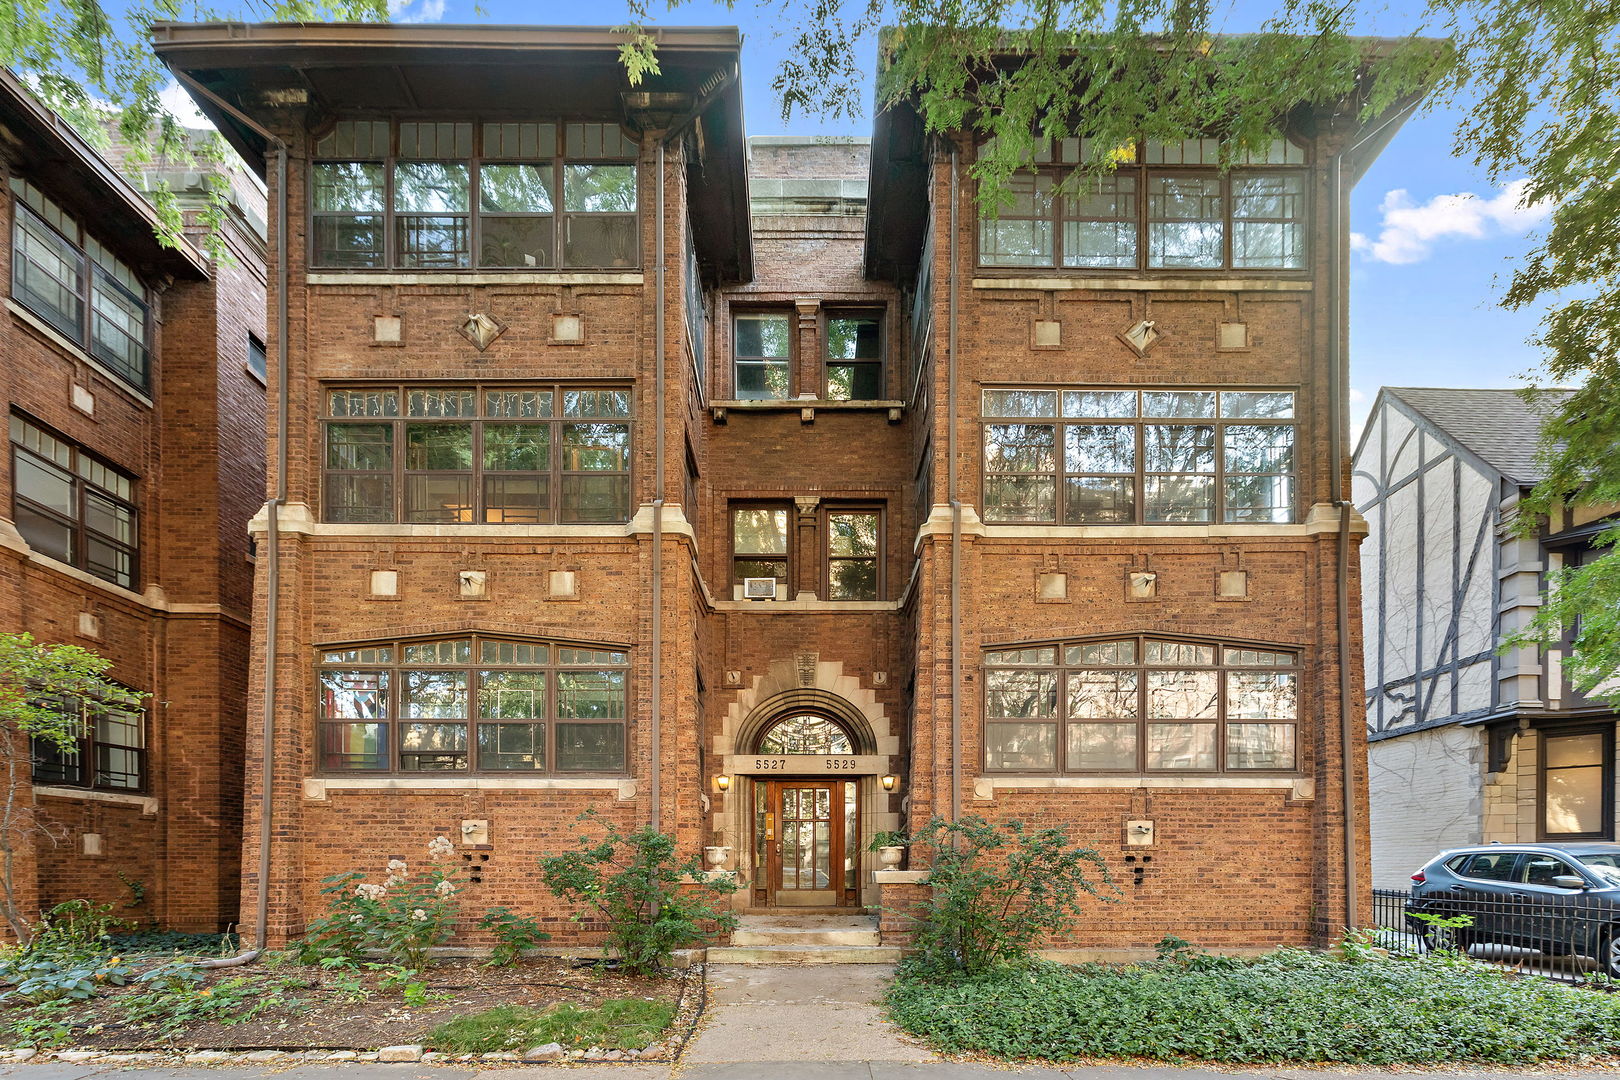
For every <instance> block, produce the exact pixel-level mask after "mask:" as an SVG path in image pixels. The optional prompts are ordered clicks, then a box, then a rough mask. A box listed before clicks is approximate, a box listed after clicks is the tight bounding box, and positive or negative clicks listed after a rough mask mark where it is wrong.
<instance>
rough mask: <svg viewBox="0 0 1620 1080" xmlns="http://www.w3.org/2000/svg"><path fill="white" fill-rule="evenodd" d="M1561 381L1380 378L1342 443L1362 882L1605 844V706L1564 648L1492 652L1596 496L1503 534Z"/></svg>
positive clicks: (1608, 737)
mask: <svg viewBox="0 0 1620 1080" xmlns="http://www.w3.org/2000/svg"><path fill="white" fill-rule="evenodd" d="M1564 396H1565V394H1564V392H1559V391H1554V392H1550V393H1549V394H1548V395H1547V396H1545V397H1544V398H1541V399H1539V400H1537V401H1535V402H1533V403H1532V402H1528V401H1526V400H1525V399H1524V398H1523V397H1522V396H1521V395H1520V393H1519V391H1517V390H1473V389H1438V388H1414V387H1400V386H1386V387H1384V388H1383V389H1381V390H1380V391H1379V393H1378V399H1377V400H1376V401H1375V402H1373V407H1372V411H1371V412H1370V413H1369V415H1368V418H1367V426H1366V429H1365V430H1364V431H1363V432H1362V436H1361V444H1360V446H1359V447H1358V449H1357V451H1356V473H1355V482H1356V504H1357V505H1358V506H1361V507H1363V508H1364V509H1365V511H1366V514H1367V520H1368V522H1369V523H1370V526H1371V533H1370V535H1369V536H1368V539H1367V543H1366V546H1365V548H1364V550H1363V554H1362V557H1363V559H1364V560H1365V563H1366V573H1365V575H1364V578H1363V582H1364V583H1363V586H1362V592H1363V603H1364V604H1365V606H1366V610H1367V615H1368V618H1369V620H1370V626H1371V627H1372V629H1371V630H1369V632H1368V634H1367V663H1366V671H1367V674H1366V689H1367V729H1368V738H1369V740H1370V741H1371V746H1370V748H1369V752H1368V758H1369V762H1368V767H1369V770H1370V773H1371V795H1370V803H1371V808H1372V860H1373V863H1372V868H1373V883H1374V884H1375V885H1377V886H1379V887H1381V888H1396V889H1399V888H1409V887H1410V886H1411V882H1410V880H1409V878H1410V875H1411V874H1412V872H1413V871H1414V870H1417V869H1418V868H1420V867H1421V866H1423V865H1424V864H1425V863H1427V862H1428V861H1429V860H1430V859H1432V858H1434V857H1435V856H1436V855H1438V854H1440V852H1442V851H1444V850H1445V849H1446V848H1451V847H1460V846H1462V845H1464V844H1480V843H1489V842H1492V841H1502V842H1505V843H1514V842H1518V843H1532V842H1536V841H1552V842H1565V841H1582V840H1613V839H1615V826H1616V809H1615V778H1616V776H1617V775H1620V759H1617V758H1616V756H1615V754H1616V750H1615V725H1616V716H1615V710H1614V709H1613V708H1611V707H1609V706H1608V705H1607V704H1605V702H1604V701H1603V699H1602V697H1601V696H1600V695H1598V694H1596V693H1593V694H1582V693H1581V692H1580V691H1579V690H1577V689H1576V688H1575V687H1574V686H1573V685H1572V684H1571V683H1570V680H1569V678H1568V676H1567V674H1566V673H1565V671H1564V668H1563V660H1564V658H1565V656H1566V654H1567V645H1566V646H1565V647H1563V648H1556V649H1550V650H1547V651H1546V652H1545V653H1542V652H1540V651H1538V650H1536V649H1533V648H1521V649H1514V650H1512V651H1510V652H1506V653H1499V652H1498V651H1497V649H1498V646H1500V644H1501V642H1502V639H1503V638H1504V637H1505V636H1506V635H1508V634H1510V633H1512V632H1514V631H1516V630H1521V629H1524V628H1525V627H1527V626H1528V625H1529V623H1530V620H1531V619H1532V618H1533V617H1534V616H1535V613H1536V609H1537V608H1538V607H1540V605H1541V597H1542V593H1543V592H1544V591H1545V589H1546V585H1547V577H1546V573H1547V571H1548V570H1556V569H1559V568H1561V567H1572V566H1579V565H1581V564H1582V562H1584V561H1586V560H1589V559H1591V558H1593V557H1594V556H1595V555H1596V554H1597V551H1598V549H1596V548H1594V547H1593V544H1592V539H1593V537H1594V536H1596V535H1597V534H1598V533H1599V532H1601V531H1602V530H1603V529H1605V528H1607V527H1608V526H1610V525H1612V524H1613V520H1614V515H1615V513H1616V508H1615V507H1613V506H1593V505H1578V506H1572V507H1565V508H1563V509H1561V510H1560V511H1559V512H1558V514H1557V515H1555V517H1554V520H1551V521H1541V522H1538V523H1537V528H1536V529H1535V530H1533V531H1532V532H1530V533H1527V534H1524V535H1520V534H1519V532H1518V531H1517V528H1516V526H1517V524H1518V522H1519V518H1520V508H1519V502H1520V500H1521V499H1522V498H1523V497H1524V496H1525V495H1526V494H1527V493H1528V492H1529V490H1530V489H1531V488H1532V487H1533V486H1534V485H1535V484H1536V482H1537V481H1539V480H1540V479H1541V478H1542V475H1543V472H1542V465H1541V462H1540V460H1539V459H1538V453H1537V452H1538V449H1539V447H1540V439H1541V427H1542V424H1543V422H1544V418H1545V416H1546V415H1547V413H1548V411H1549V410H1550V409H1552V408H1553V406H1555V405H1556V404H1558V403H1559V402H1560V401H1561V400H1563V398H1564Z"/></svg>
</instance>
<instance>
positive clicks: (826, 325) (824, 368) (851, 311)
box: [820, 305, 889, 401]
mask: <svg viewBox="0 0 1620 1080" xmlns="http://www.w3.org/2000/svg"><path fill="white" fill-rule="evenodd" d="M885 316H886V312H885V311H884V309H882V308H875V307H860V306H858V305H857V306H851V307H839V306H833V307H829V308H826V309H824V310H823V311H822V316H821V373H820V374H821V384H820V391H821V396H822V398H823V399H825V400H828V401H843V400H847V401H884V400H886V398H885V397H884V395H885V394H886V393H887V390H888V376H889V364H888V359H889V327H888V319H887V318H886V317H885ZM849 319H870V320H871V321H872V322H875V323H876V324H877V328H878V354H877V358H876V359H869V360H862V359H846V358H844V357H834V356H831V355H829V347H830V346H831V344H832V337H831V335H830V333H829V330H830V328H831V326H832V324H833V323H834V322H835V321H838V320H849ZM861 365H869V366H872V367H875V368H877V373H878V374H877V396H876V397H870V398H858V397H850V398H834V397H833V396H832V381H831V379H830V378H829V377H828V369H829V368H832V367H837V366H852V367H859V366H861Z"/></svg>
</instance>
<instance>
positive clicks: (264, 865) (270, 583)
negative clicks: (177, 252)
mask: <svg viewBox="0 0 1620 1080" xmlns="http://www.w3.org/2000/svg"><path fill="white" fill-rule="evenodd" d="M174 74H175V77H176V78H178V79H179V80H180V81H181V82H182V83H184V84H185V86H186V89H188V90H189V91H191V92H192V93H193V94H197V95H200V96H202V97H205V98H207V99H208V100H209V101H211V102H213V103H214V104H215V105H217V106H218V107H219V108H221V109H223V110H224V111H225V112H227V113H229V114H230V115H231V116H232V117H234V118H235V119H236V120H238V121H240V122H241V123H242V124H244V125H246V126H247V127H248V128H249V129H251V130H252V131H253V132H254V133H255V134H257V135H259V136H260V137H261V138H262V139H264V140H265V142H266V143H268V144H269V145H270V146H272V147H274V148H275V152H276V247H275V259H276V486H275V492H274V494H273V495H272V496H271V497H270V499H269V501H267V502H266V503H265V504H264V508H265V520H266V529H265V551H264V556H265V609H264V725H263V726H264V740H263V744H262V747H261V750H260V753H261V755H262V757H261V760H260V769H259V771H260V792H259V867H258V874H259V896H258V903H257V905H256V907H255V910H254V918H253V944H254V948H253V949H251V950H249V951H247V952H244V953H242V954H240V955H238V956H233V957H229V958H227V959H224V960H210V961H204V962H203V963H202V964H200V965H198V966H200V967H235V966H237V965H239V964H247V963H251V962H253V961H254V960H256V959H258V957H259V954H260V953H262V952H263V951H264V949H265V941H266V939H267V938H268V937H269V934H270V843H271V839H272V837H273V836H274V829H273V822H274V812H275V750H276V719H275V718H276V639H277V636H278V634H277V631H278V630H279V628H280V614H281V589H280V585H281V544H280V540H281V530H280V518H279V513H278V512H279V511H280V509H281V507H283V506H285V505H287V430H288V423H287V408H288V400H289V394H288V389H287V325H288V318H287V286H288V281H289V273H288V269H287V250H288V244H287V229H288V213H287V144H286V143H285V142H283V141H282V140H281V139H280V138H279V137H278V136H276V135H275V134H274V133H272V132H271V131H269V130H268V129H267V128H265V127H264V126H263V125H261V124H259V123H258V122H257V121H255V120H253V119H252V118H251V117H249V116H248V115H247V114H245V113H243V112H242V110H240V109H238V108H237V107H236V106H234V105H232V104H231V103H230V102H228V101H226V100H224V99H223V98H221V97H220V96H219V95H218V94H215V93H214V92H213V91H211V90H209V89H208V88H207V87H205V86H203V85H202V84H201V83H199V82H197V80H195V79H193V78H192V77H191V76H189V75H187V74H185V73H184V72H181V71H176V72H175V73H174Z"/></svg>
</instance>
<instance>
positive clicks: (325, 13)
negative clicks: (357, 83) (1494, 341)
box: [0, 0, 390, 255]
mask: <svg viewBox="0 0 1620 1080" xmlns="http://www.w3.org/2000/svg"><path fill="white" fill-rule="evenodd" d="M389 10H390V3H389V0H323V2H314V0H288V2H282V0H274V2H263V0H248V2H246V3H241V4H235V5H232V6H230V7H216V6H214V5H211V4H206V3H181V2H179V0H156V2H150V0H137V2H136V3H133V4H130V5H128V6H127V7H122V6H120V7H109V6H107V5H104V4H102V3H100V0H11V2H10V3H0V64H4V65H5V66H6V67H8V68H10V69H11V70H13V71H15V72H17V73H18V74H19V75H20V76H21V77H22V78H23V79H24V80H25V81H26V82H27V83H28V84H29V85H30V86H31V87H32V88H33V91H34V93H35V94H37V95H38V96H39V97H40V99H41V100H43V101H44V102H45V104H47V105H49V106H50V107H51V108H53V109H55V110H56V111H57V112H58V113H60V114H61V115H62V116H63V117H64V118H66V119H67V120H68V121H69V122H70V123H71V124H73V126H74V127H75V128H76V129H77V130H78V131H79V132H80V133H81V134H82V135H83V136H84V137H85V138H86V139H87V140H88V141H89V142H91V143H92V144H93V145H96V146H105V145H106V143H107V142H108V140H109V138H110V137H112V136H114V135H116V137H117V138H118V140H119V141H120V142H121V143H122V144H123V145H124V146H125V147H126V148H127V159H126V162H125V167H126V169H128V170H131V171H135V170H138V169H140V168H141V167H142V166H144V165H147V164H151V163H154V162H161V163H167V164H172V165H179V166H183V167H187V168H195V169H196V170H198V171H199V172H200V173H201V174H202V176H203V178H204V183H205V185H206V194H207V197H206V199H205V201H204V205H203V207H202V209H201V210H200V212H199V224H200V225H201V226H202V228H203V232H204V235H205V236H206V238H207V245H208V247H209V250H210V252H211V253H212V254H216V255H217V254H218V253H219V252H221V251H222V250H223V248H222V246H221V245H220V244H219V242H218V233H217V230H218V228H219V226H220V224H221V223H222V222H223V221H224V215H225V207H226V199H227V195H228V192H229V189H230V182H229V177H228V173H227V171H226V169H225V165H226V163H227V162H228V161H229V160H230V151H229V150H228V149H227V148H226V146H225V144H224V141H223V140H221V139H220V138H219V137H218V136H216V135H209V136H206V137H204V136H202V135H200V134H199V133H197V132H195V131H188V130H187V129H186V127H185V125H184V124H182V123H181V122H180V121H179V120H178V119H177V118H176V117H175V115H174V113H173V111H172V110H170V109H169V108H167V107H166V106H165V105H164V103H163V100H162V94H163V91H164V89H165V88H166V87H168V85H169V84H170V83H171V82H173V76H172V75H171V74H170V73H169V71H168V69H167V68H166V67H164V66H163V64H162V63H161V62H160V61H159V60H158V58H157V57H156V56H155V55H154V54H153V52H152V50H151V48H150V45H149V42H150V40H151V27H152V25H153V24H154V23H158V22H214V21H222V20H240V21H248V22H259V21H264V22H283V21H284V22H312V21H321V20H335V21H340V22H343V21H386V20H387V18H388V16H389ZM147 196H148V198H149V199H150V200H151V201H152V203H153V205H154V206H155V207H156V208H157V211H158V221H159V225H158V229H159V235H160V238H161V239H162V240H163V242H164V243H166V244H170V245H176V244H178V243H179V242H180V236H181V230H182V226H183V221H182V218H181V212H180V207H179V204H178V202H177V200H176V199H175V197H174V193H173V192H172V191H170V190H169V189H168V188H167V187H166V186H164V185H162V184H161V183H160V184H159V185H157V187H156V188H155V189H153V190H149V191H148V192H147Z"/></svg>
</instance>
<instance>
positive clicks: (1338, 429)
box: [1328, 99, 1421, 929]
mask: <svg viewBox="0 0 1620 1080" xmlns="http://www.w3.org/2000/svg"><path fill="white" fill-rule="evenodd" d="M1420 100H1421V99H1414V100H1412V101H1411V102H1409V103H1408V104H1407V105H1406V106H1404V107H1403V108H1401V109H1399V110H1397V111H1396V112H1395V113H1394V115H1392V116H1390V117H1388V118H1387V119H1386V120H1384V122H1383V123H1381V124H1379V125H1378V126H1377V127H1376V128H1374V129H1373V130H1371V131H1369V132H1367V133H1366V134H1364V135H1362V136H1361V137H1360V138H1359V139H1357V140H1356V141H1355V142H1353V143H1351V144H1350V145H1349V146H1347V147H1345V148H1344V149H1342V150H1340V151H1339V152H1338V153H1336V154H1334V155H1333V161H1332V165H1331V174H1330V182H1331V183H1332V185H1333V198H1332V200H1331V206H1332V208H1333V209H1332V218H1333V220H1332V235H1333V261H1332V263H1331V264H1330V266H1329V270H1330V271H1331V273H1332V275H1333V288H1332V289H1331V290H1330V291H1329V295H1330V296H1331V301H1330V302H1331V303H1332V305H1333V306H1332V308H1331V309H1330V310H1329V315H1330V319H1329V325H1330V327H1331V333H1332V336H1331V338H1330V339H1329V342H1328V345H1329V356H1330V357H1331V363H1330V365H1329V367H1330V368H1331V372H1330V374H1331V378H1330V380H1329V382H1328V390H1329V394H1330V397H1329V400H1330V402H1331V412H1332V436H1333V437H1332V447H1333V483H1332V485H1331V489H1330V490H1331V492H1332V495H1333V505H1334V506H1335V507H1336V508H1337V509H1338V511H1339V535H1338V551H1337V552H1336V555H1337V558H1336V565H1335V569H1334V575H1335V578H1336V581H1335V583H1334V604H1335V612H1334V616H1335V619H1334V624H1335V625H1334V633H1335V634H1336V635H1337V637H1338V653H1339V738H1340V744H1339V746H1340V754H1341V758H1342V766H1343V767H1342V769H1341V770H1340V772H1341V774H1342V780H1343V786H1344V800H1343V801H1344V890H1345V894H1344V924H1345V926H1346V927H1348V928H1350V929H1355V928H1356V927H1358V926H1360V925H1361V896H1360V889H1361V867H1360V843H1359V840H1360V837H1359V835H1358V834H1357V832H1356V803H1357V800H1356V781H1355V768H1354V766H1353V764H1352V758H1353V757H1354V756H1355V728H1354V726H1353V717H1352V709H1351V707H1350V702H1351V696H1352V694H1353V693H1354V691H1355V688H1354V687H1353V686H1352V685H1351V682H1350V666H1351V659H1352V658H1351V653H1350V515H1351V513H1352V512H1353V507H1352V506H1351V503H1350V498H1349V494H1348V493H1347V492H1346V491H1345V482H1344V437H1345V434H1346V433H1347V432H1346V428H1347V425H1348V424H1349V417H1348V416H1347V415H1344V414H1343V410H1344V404H1345V403H1344V391H1345V390H1346V389H1347V387H1348V385H1349V377H1350V364H1349V361H1348V358H1347V356H1346V353H1345V349H1344V334H1345V328H1346V324H1347V320H1346V318H1345V306H1346V304H1347V303H1348V300H1349V298H1348V297H1347V296H1346V295H1345V294H1344V292H1343V289H1344V286H1345V278H1344V272H1343V268H1342V265H1341V264H1342V262H1343V260H1344V257H1345V252H1344V231H1345V212H1344V204H1345V191H1344V159H1345V158H1346V157H1351V156H1353V155H1354V154H1355V153H1356V151H1358V150H1360V149H1361V148H1362V147H1363V146H1365V145H1366V144H1367V143H1368V142H1370V141H1371V140H1373V139H1375V138H1377V137H1378V136H1379V135H1381V134H1383V132H1384V131H1385V130H1386V129H1387V128H1389V127H1390V126H1391V125H1392V124H1399V123H1401V122H1403V121H1405V120H1406V118H1407V117H1408V116H1411V115H1412V113H1414V112H1416V111H1417V107H1418V104H1419V102H1420Z"/></svg>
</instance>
